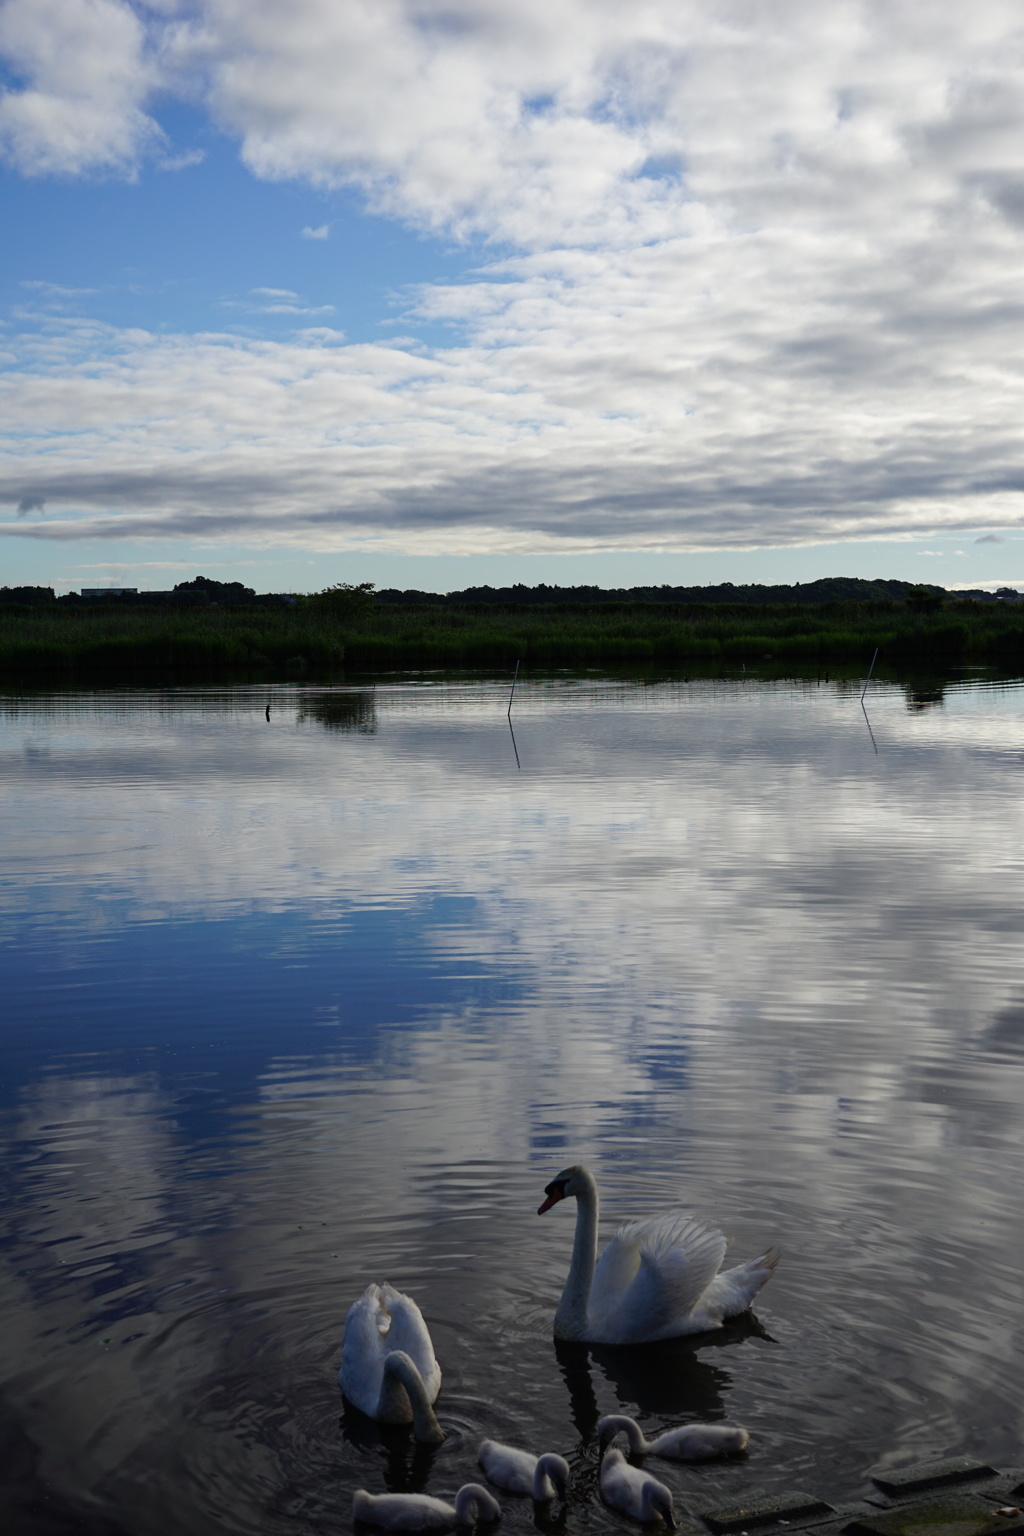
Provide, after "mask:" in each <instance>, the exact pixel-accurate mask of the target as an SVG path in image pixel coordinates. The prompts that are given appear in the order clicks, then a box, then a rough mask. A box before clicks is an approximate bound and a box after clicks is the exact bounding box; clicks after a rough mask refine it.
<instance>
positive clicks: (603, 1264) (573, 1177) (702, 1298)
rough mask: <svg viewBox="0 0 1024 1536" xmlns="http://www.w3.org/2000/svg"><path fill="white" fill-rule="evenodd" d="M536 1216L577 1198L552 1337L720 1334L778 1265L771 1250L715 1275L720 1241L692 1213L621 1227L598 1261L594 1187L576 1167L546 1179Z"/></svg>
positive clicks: (630, 1339) (592, 1339)
mask: <svg viewBox="0 0 1024 1536" xmlns="http://www.w3.org/2000/svg"><path fill="white" fill-rule="evenodd" d="M544 1194H545V1196H546V1197H547V1198H546V1199H545V1201H544V1203H543V1205H541V1206H540V1208H539V1210H538V1213H537V1214H538V1215H541V1216H542V1215H543V1214H544V1212H545V1211H548V1210H550V1209H551V1207H552V1206H553V1205H556V1204H557V1203H558V1201H559V1200H565V1199H567V1198H568V1197H569V1196H574V1197H575V1199H576V1236H575V1239H574V1241H573V1249H572V1262H571V1263H570V1265H569V1275H568V1278H567V1279H566V1282H565V1288H564V1290H563V1291H562V1299H561V1301H560V1302H559V1303H558V1308H557V1310H556V1312H555V1338H556V1339H575V1340H578V1341H580V1342H581V1343H586V1344H643V1343H647V1342H653V1341H654V1340H657V1339H673V1338H676V1337H678V1336H679V1335H681V1334H685V1333H704V1332H705V1331H706V1330H707V1329H711V1328H718V1327H720V1326H721V1324H722V1321H723V1319H724V1318H727V1317H735V1316H737V1314H738V1313H740V1312H744V1311H746V1309H747V1307H749V1306H750V1303H751V1302H752V1301H753V1299H754V1297H755V1296H756V1295H757V1293H758V1291H759V1290H760V1289H761V1287H762V1286H763V1285H764V1283H765V1281H766V1280H768V1279H769V1277H770V1276H771V1273H772V1271H773V1270H774V1268H775V1266H776V1264H777V1263H778V1261H779V1256H778V1254H777V1253H776V1252H775V1250H774V1249H772V1248H769V1249H768V1251H767V1252H766V1253H762V1254H760V1255H759V1256H758V1257H757V1258H756V1259H748V1260H747V1262H746V1263H745V1264H738V1265H736V1267H735V1268H734V1269H726V1270H723V1271H722V1272H721V1273H719V1271H720V1270H721V1265H722V1260H723V1258H724V1257H725V1248H726V1241H725V1238H724V1237H723V1235H722V1233H721V1232H720V1231H719V1230H718V1228H717V1227H716V1226H714V1225H712V1223H710V1222H706V1221H701V1220H700V1219H699V1218H698V1217H696V1216H694V1215H693V1214H692V1213H691V1212H690V1211H680V1210H673V1211H666V1212H665V1214H664V1215H662V1216H653V1217H650V1218H649V1219H648V1220H646V1221H630V1222H626V1224H625V1225H624V1226H621V1227H620V1228H619V1230H618V1231H617V1232H616V1234H615V1236H614V1237H613V1238H612V1240H611V1242H610V1243H609V1244H608V1246H607V1247H606V1248H605V1250H604V1253H603V1254H602V1255H601V1261H600V1263H598V1261H597V1222H598V1197H597V1184H596V1183H595V1182H594V1177H593V1174H592V1173H591V1172H590V1170H589V1169H588V1168H584V1167H583V1166H582V1165H580V1164H577V1165H576V1166H574V1167H572V1168H566V1169H564V1170H563V1172H562V1173H560V1174H559V1175H558V1177H557V1178H556V1179H552V1180H551V1183H550V1184H548V1185H547V1187H546V1188H545V1190H544Z"/></svg>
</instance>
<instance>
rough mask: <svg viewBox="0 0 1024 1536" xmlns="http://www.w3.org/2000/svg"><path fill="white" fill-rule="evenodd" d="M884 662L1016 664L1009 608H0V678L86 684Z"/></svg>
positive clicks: (1018, 652)
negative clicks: (478, 669) (876, 656)
mask: <svg viewBox="0 0 1024 1536" xmlns="http://www.w3.org/2000/svg"><path fill="white" fill-rule="evenodd" d="M876 645H877V646H878V647H879V648H880V651H881V658H882V661H883V663H888V664H890V665H894V666H901V665H921V664H934V665H940V666H956V665H958V664H960V663H964V662H982V663H987V664H990V665H996V666H1000V667H1003V668H1008V669H1014V668H1018V667H1021V666H1022V665H1024V605H1021V606H1020V607H1015V606H1010V605H1003V604H984V603H968V602H964V603H952V604H948V605H946V606H945V607H944V608H941V609H939V610H938V611H936V612H933V613H929V612H920V611H914V610H913V609H912V608H910V607H909V606H907V605H904V604H901V603H857V602H844V603H823V604H820V605H816V606H811V605H801V606H799V607H797V606H793V607H789V606H782V605H780V606H767V605H766V606H765V607H763V608H752V607H749V606H739V605H737V606H736V607H729V608H726V607H723V606H722V605H708V606H706V607H704V606H702V605H698V604H688V605H685V606H683V605H681V606H679V607H667V606H666V605H664V604H621V603H608V604H593V605H589V604H588V605H584V604H579V605H566V606H564V607H558V608H553V607H544V608H539V607H508V608H496V607H494V606H480V607H472V606H466V607H463V608H449V607H444V608H441V607H435V606H432V605H430V604H423V605H422V606H420V607H399V606H389V605H387V604H384V603H375V604H369V605H367V606H366V607H365V608H364V609H363V610H361V611H359V612H357V613H347V614H346V613H344V612H338V611H332V610H331V609H330V607H329V606H327V605H324V604H322V603H317V602H316V601H315V600H310V601H307V602H302V603H300V604H298V605H297V606H296V607H295V608H289V609H267V608H259V609H253V608H227V607H225V608H209V609H200V610H198V611H197V610H195V609H191V610H189V609H183V610H173V609H172V610H168V609H166V608H165V609H159V608H152V609H147V608H143V607H131V608H127V607H125V608H119V607H116V606H114V605H109V606H108V605H98V606H96V607H91V606H90V607H88V608H85V607H81V606H74V607H72V606H70V605H69V606H67V607H64V606H49V607H46V608H38V607H36V608H27V607H26V608H18V607H13V606H10V607H0V671H2V673H3V674H4V675H5V676H7V677H12V676H19V675H26V676H32V677H37V678H43V677H52V678H64V679H70V680H73V679H76V678H81V679H89V678H92V677H97V676H102V677H110V676H121V677H125V678H129V679H130V678H138V679H139V680H140V681H143V680H146V679H149V678H151V677H161V678H167V677H195V676H202V675H211V674H214V673H219V674H224V673H232V674H237V673H245V674H256V675H263V674H267V675H275V674H281V673H282V672H283V673H287V674H289V675H295V674H299V675H301V674H302V673H303V672H304V671H310V672H314V671H315V672H317V673H320V674H322V673H324V672H325V671H326V672H330V671H335V670H337V669H339V668H340V667H341V666H342V665H343V664H344V665H345V666H347V667H349V668H353V667H355V668H360V669H365V670H370V669H373V668H388V667H405V666H414V667H418V666H429V667H446V666H453V667H458V666H509V667H511V666H512V665H513V664H514V662H515V661H516V659H517V658H518V659H521V660H522V661H523V662H524V663H525V664H527V665H529V664H531V663H532V664H533V665H535V666H541V665H582V666H586V665H590V664H601V663H609V664H614V663H616V662H625V663H641V664H642V663H652V664H659V663H660V664H665V665H673V664H679V665H694V666H697V665H706V666H709V667H714V666H719V665H726V666H733V665H737V666H738V665H739V664H740V663H747V664H755V663H760V662H762V661H763V660H766V659H767V660H772V661H774V662H776V663H781V664H787V663H793V664H794V665H796V664H799V665H800V666H803V667H806V666H807V665H808V664H811V665H813V664H814V663H815V662H817V663H819V664H828V663H831V664H834V665H839V664H848V665H851V666H858V665H861V664H864V665H866V664H867V662H868V661H869V660H870V657H871V654H872V651H873V650H874V647H875V646H876Z"/></svg>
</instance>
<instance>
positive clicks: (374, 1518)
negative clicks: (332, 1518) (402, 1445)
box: [352, 1483, 501, 1531]
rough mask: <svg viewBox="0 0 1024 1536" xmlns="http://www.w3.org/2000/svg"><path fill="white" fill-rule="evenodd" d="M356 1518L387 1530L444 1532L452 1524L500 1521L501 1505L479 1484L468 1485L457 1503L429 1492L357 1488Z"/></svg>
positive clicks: (457, 1498) (355, 1499) (354, 1502)
mask: <svg viewBox="0 0 1024 1536" xmlns="http://www.w3.org/2000/svg"><path fill="white" fill-rule="evenodd" d="M352 1518H353V1519H354V1520H362V1521H363V1522H364V1523H365V1524H366V1525H379V1526H380V1527H381V1528H382V1529H383V1530H385V1531H444V1530H447V1529H448V1527H449V1526H452V1525H473V1524H475V1523H476V1522H477V1521H478V1520H487V1521H491V1520H500V1519H501V1505H500V1504H499V1503H498V1501H497V1499H496V1498H495V1497H494V1495H493V1494H490V1493H488V1492H487V1489H486V1488H483V1487H481V1485H480V1484H479V1483H466V1484H465V1485H464V1486H463V1487H462V1488H460V1489H459V1491H458V1493H457V1494H456V1495H455V1503H454V1504H446V1503H445V1502H444V1500H443V1499H434V1498H431V1496H430V1494H429V1493H380V1494H372V1493H367V1492H366V1489H365V1488H357V1489H356V1491H355V1493H354V1494H353V1495H352Z"/></svg>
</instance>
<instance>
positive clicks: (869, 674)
mask: <svg viewBox="0 0 1024 1536" xmlns="http://www.w3.org/2000/svg"><path fill="white" fill-rule="evenodd" d="M877 660H878V646H877V645H876V646H875V654H874V655H873V656H872V658H871V665H870V667H868V675H867V677H866V678H865V679H864V687H863V688H862V689H861V695H860V701H861V703H862V704H863V703H864V695H865V694H866V693H867V691H868V683H870V681H871V674H872V672H873V671H874V670H875V662H876V661H877ZM509 708H510V709H511V708H512V706H511V704H510V705H509Z"/></svg>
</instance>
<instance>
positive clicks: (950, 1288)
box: [0, 678, 1024, 1536]
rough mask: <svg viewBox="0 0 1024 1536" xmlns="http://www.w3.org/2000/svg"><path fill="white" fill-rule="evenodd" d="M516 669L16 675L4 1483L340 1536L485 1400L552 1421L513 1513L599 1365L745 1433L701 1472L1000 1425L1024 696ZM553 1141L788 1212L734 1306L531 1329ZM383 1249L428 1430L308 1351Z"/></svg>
mask: <svg viewBox="0 0 1024 1536" xmlns="http://www.w3.org/2000/svg"><path fill="white" fill-rule="evenodd" d="M507 698H508V684H507V682H496V683H493V684H487V683H465V684H455V683H443V682H440V681H431V680H430V679H421V680H419V681H418V682H414V683H400V682H395V683H391V684H382V685H379V686H377V687H376V688H370V687H366V688H347V689H346V688H333V689H328V688H316V687H306V688H301V687H279V688H274V689H271V690H266V689H258V690H257V689H245V688H239V689H233V690H218V689H209V690H165V691H160V692H147V691H127V690H126V691H121V692H110V693H91V694H49V695H42V694H35V695H34V694H21V695H12V694H8V695H7V696H5V697H3V698H0V775H2V779H3V784H4V796H3V800H2V802H0V832H2V836H3V846H4V850H5V857H4V862H3V867H2V870H0V954H2V959H3V969H4V1010H3V1019H4V1023H3V1030H2V1035H0V1042H2V1044H0V1049H2V1051H3V1071H2V1073H0V1136H2V1138H3V1155H4V1167H5V1171H6V1178H5V1181H4V1185H3V1190H2V1194H0V1201H2V1205H0V1211H2V1216H0V1222H2V1226H0V1286H2V1288H3V1298H4V1311H5V1319H6V1326H5V1330H4V1333H3V1346H2V1359H0V1446H2V1448H3V1452H2V1454H3V1456H4V1461H5V1466H6V1471H5V1476H4V1479H3V1483H4V1492H3V1493H2V1494H0V1517H2V1518H3V1520H4V1524H5V1529H9V1530H12V1531H14V1532H18V1533H20V1532H24V1533H26V1536H60V1533H63V1532H68V1533H70V1532H85V1533H94V1536H178V1533H181V1536H184V1533H189V1536H195V1533H197V1532H201V1531H207V1530H218V1531H224V1532H228V1533H237V1536H245V1533H255V1532H260V1533H282V1536H284V1533H299V1532H303V1533H305V1532H321V1531H322V1532H327V1531H332V1532H333V1531H337V1530H338V1529H339V1528H340V1529H348V1528H349V1526H350V1506H351V1493H352V1490H353V1489H354V1488H356V1487H359V1486H363V1487H367V1488H369V1489H371V1490H373V1491H381V1490H383V1489H385V1488H392V1489H425V1490H428V1491H430V1492H432V1493H437V1494H442V1495H448V1494H451V1493H453V1492H454V1490H455V1489H456V1488H457V1487H458V1486H459V1484H460V1483H462V1482H464V1481H466V1480H467V1479H468V1478H470V1477H472V1476H474V1475H476V1474H475V1455H476V1447H477V1445H478V1443H479V1440H480V1439H481V1438H482V1437H483V1436H484V1435H489V1436H491V1437H495V1438H501V1439H508V1440H512V1441H514V1442H517V1443H520V1444H524V1445H528V1446H532V1447H533V1448H534V1449H537V1450H542V1449H556V1450H559V1451H561V1452H562V1453H563V1454H564V1455H566V1456H567V1458H568V1459H569V1461H570V1464H571V1466H572V1468H573V1482H572V1493H571V1498H570V1501H569V1506H568V1509H567V1510H566V1511H565V1513H564V1517H563V1516H562V1515H561V1514H560V1513H559V1511H558V1509H557V1507H556V1508H555V1509H554V1510H553V1511H552V1512H551V1513H550V1514H549V1515H547V1516H543V1515H541V1514H539V1513H538V1512H537V1511H535V1509H534V1507H533V1505H532V1504H531V1503H530V1502H529V1501H523V1500H516V1499H514V1498H512V1497H505V1498H504V1500H503V1503H504V1504H505V1519H504V1526H503V1528H504V1529H511V1530H522V1531H524V1532H525V1531H527V1530H528V1529H532V1528H533V1526H534V1524H535V1523H537V1524H539V1525H540V1526H541V1528H542V1529H543V1530H548V1529H550V1530H552V1531H558V1532H561V1531H565V1532H567V1533H569V1536H571V1533H572V1532H574V1531H582V1530H597V1531H611V1530H614V1529H618V1527H619V1521H618V1519H617V1518H616V1517H612V1516H610V1515H609V1514H608V1512H607V1511H605V1510H604V1509H603V1507H602V1506H601V1505H600V1503H599V1501H598V1500H597V1497H596V1477H597V1458H596V1447H595V1442H594V1426H595V1423H596V1420H597V1418H598V1416H599V1415H600V1414H601V1413H606V1412H609V1411H613V1410H619V1409H622V1410H624V1411H627V1412H630V1413H633V1414H634V1415H636V1416H637V1417H639V1418H640V1419H641V1420H642V1422H643V1423H644V1425H645V1428H646V1429H647V1430H648V1431H649V1432H650V1431H653V1430H657V1429H660V1428H662V1427H668V1426H670V1425H673V1424H677V1423H680V1422H684V1421H687V1420H690V1419H695V1418H707V1419H716V1418H725V1419H728V1420H730V1421H732V1422H736V1423H742V1424H746V1425H747V1426H748V1427H749V1428H750V1430H751V1435H752V1438H751V1443H750V1449H749V1453H748V1454H747V1455H746V1456H743V1457H740V1458H736V1459H733V1460H730V1461H727V1462H723V1463H720V1464H712V1465H706V1466H698V1467H675V1466H672V1465H671V1464H667V1463H666V1464H660V1465H658V1467H657V1471H658V1475H660V1476H662V1477H664V1479H665V1480H666V1481H668V1482H669V1483H670V1484H671V1486H672V1487H673V1488H674V1490H675V1491H676V1495H677V1500H678V1502H679V1503H681V1504H682V1505H683V1506H684V1507H687V1506H689V1507H693V1508H697V1507H700V1506H701V1505H706V1504H707V1503H709V1502H730V1503H731V1502H735V1501H737V1500H739V1499H741V1498H744V1497H747V1496H749V1495H751V1494H753V1493H755V1492H759V1491H773V1490H779V1489H782V1488H792V1487H803V1488H806V1489H808V1490H810V1491H813V1492H816V1493H819V1494H822V1495H824V1496H825V1497H828V1498H832V1499H835V1498H843V1497H852V1496H855V1495H857V1494H859V1493H861V1492H862V1491H863V1490H864V1488H865V1486H866V1479H867V1476H868V1473H869V1472H870V1470H872V1469H873V1468H874V1469H877V1468H878V1467H879V1466H880V1465H881V1466H897V1465H901V1464H906V1463H909V1462H912V1461H915V1460H919V1459H922V1458H925V1457H929V1456H937V1455H944V1454H957V1453H967V1454H975V1455H979V1456H981V1457H983V1458H985V1459H989V1460H992V1461H994V1462H995V1463H996V1464H999V1463H1000V1462H1002V1463H1011V1462H1014V1461H1019V1460H1020V1459H1021V1458H1020V1443H1021V1438H1022V1433H1021V1431H1022V1426H1021V1416H1022V1411H1024V1396H1022V1394H1021V1390H1020V1380H1021V1373H1022V1331H1024V1313H1022V1309H1021V1292H1022V1286H1021V1272H1022V1258H1024V1223H1022V1222H1021V1219H1020V1216H1021V1194H1020V1191H1021V1189H1022V1188H1024V980H1022V973H1021V962H1020V952H1021V935H1022V933H1024V881H1022V879H1021V875H1022V853H1021V850H1022V848H1024V800H1022V797H1021V793H1020V785H1021V774H1022V770H1024V710H1022V703H1024V690H1022V688H1021V687H1020V686H1018V685H1012V684H994V683H988V684H986V683H983V682H979V681H977V680H974V681H971V680H964V681H960V682H954V683H952V684H950V685H948V686H947V687H946V688H945V690H941V689H935V688H929V689H928V690H923V691H919V692H918V693H917V694H915V693H914V691H913V690H912V689H910V688H907V689H901V688H897V687H895V686H889V685H879V686H878V687H877V688H876V689H875V690H874V692H873V694H872V696H871V698H870V716H871V718H870V725H871V733H869V731H868V730H867V728H866V721H865V717H864V715H863V713H862V711H861V708H860V704H859V691H858V690H856V689H854V688H852V687H849V686H845V685H839V686H836V685H834V684H833V685H828V686H826V685H825V684H824V683H823V684H821V685H817V684H815V683H814V682H813V681H812V682H810V683H800V682H768V681H765V680H758V679H756V678H747V679H745V680H741V679H737V680H735V681H729V680H725V681H716V682H709V681H703V682H701V681H691V682H684V681H682V680H677V681H664V682H659V683H654V684H639V683H637V684H632V683H627V682H621V681H614V680H602V679H600V678H594V679H592V680H584V681H580V680H573V679H568V678H566V679H564V680H559V679H557V678H556V679H552V680H549V681H547V682H529V681H527V682H526V684H525V685H524V684H522V683H521V684H520V687H519V688H518V689H517V694H516V705H515V711H514V715H513V721H514V725H515V743H514V746H515V750H514V749H513V742H512V740H511V738H510V734H509V727H508V721H507V719H506V713H505V711H506V706H507ZM268 699H269V702H270V704H271V717H270V720H269V722H268V721H267V719H266V714H265V710H266V706H267V703H268ZM924 705H928V706H929V707H923V706H924ZM517 753H518V761H517V755H516V754H517ZM578 1160H579V1161H586V1162H588V1163H589V1164H590V1165H591V1166H592V1167H593V1168H594V1170H595V1172H596V1173H597V1175H598V1177H599V1180H600V1183H601V1189H602V1194H603V1200H604V1214H605V1221H606V1225H607V1226H608V1227H609V1228H610V1227H611V1225H612V1224H613V1223H614V1221H615V1220H616V1219H621V1218H624V1217H628V1216H633V1215H640V1214H644V1213H648V1212H652V1211H656V1210H657V1209H659V1208H660V1207H664V1206H666V1205H670V1204H679V1203H682V1204H686V1205H691V1206H693V1207H694V1208H696V1209H697V1210H699V1211H700V1212H702V1213H704V1214H706V1215H711V1216H713V1217H714V1218H716V1219H717V1220H718V1221H719V1222H720V1223H721V1225H722V1226H723V1228H724V1229H725V1231H726V1232H727V1234H728V1235H729V1236H730V1237H731V1238H732V1239H734V1244H733V1249H732V1253H733V1255H734V1256H735V1257H736V1258H737V1259H741V1258H743V1257H746V1256H749V1255H751V1254H753V1253H755V1252H757V1251H759V1249H760V1248H761V1247H763V1246H765V1245H767V1244H768V1243H770V1242H775V1243H777V1244H778V1245H779V1246H780V1247H781V1248H782V1249H783V1254H784V1257H783V1260H782V1263H781V1265H780V1268H779V1271H778V1273H777V1275H776V1276H775V1278H774V1279H773V1281H772V1283H771V1284H770V1285H769V1286H768V1287H767V1289H766V1290H765V1291H764V1292H763V1294H762V1296H761V1297H760V1298H759V1302H758V1306H757V1310H756V1315H752V1316H747V1317H744V1318H742V1319H740V1320H738V1321H737V1322H735V1323H734V1324H731V1325H730V1326H729V1327H728V1328H726V1329H723V1330H722V1331H721V1332H720V1333H719V1334H716V1335H714V1336H703V1337H701V1338H699V1339H691V1340H681V1341H679V1342H678V1343H674V1344H671V1345H668V1346H659V1347H656V1348H646V1349H634V1350H613V1349H598V1348H594V1349H586V1348H578V1347H576V1348H569V1347H564V1346H559V1347H556V1346H555V1345H554V1343H553V1341H552V1338H551V1319H552V1314H553V1311H554V1306H555V1302H556V1300H557V1297H558V1294H559V1291H560V1288H561V1284H562V1280H563V1278H564V1274H565V1270H566V1266H567V1262H568V1256H569V1250H570V1246H571V1238H572V1213H571V1211H570V1210H569V1209H568V1207H567V1206H560V1207H558V1208H556V1209H555V1210H554V1211H552V1212H550V1213H549V1214H548V1215H546V1216H545V1217H544V1218H542V1219H538V1217H537V1216H536V1214H535V1213H536V1207H537V1205H538V1203H539V1201H540V1199H541V1194H542V1190H543V1186H544V1184H545V1183H546V1182H547V1181H548V1180H549V1179H550V1178H551V1177H552V1176H553V1175H554V1174H555V1173H557V1172H558V1170H559V1169H560V1168H561V1167H563V1166H564V1165H565V1164H566V1163H569V1162H573V1161H578ZM371 1279H378V1280H384V1279H387V1280H390V1281H392V1282H393V1283H395V1284H396V1285H398V1286H400V1287H401V1288H402V1289H405V1290H408V1291H410V1292H411V1293H412V1294H413V1295H415V1296H416V1298H417V1300H418V1301H419V1303H420V1305H421V1306H422V1308H423V1311H424V1313H425V1314H426V1316H427V1318H428V1320H429V1324H430V1327H431V1330H432V1333H433V1336H434V1340H435V1344H436V1347H437V1351H438V1355H439V1357H440V1359H441V1363H442V1367H443V1370H444V1384H443V1387H442V1394H441V1397H440V1399H439V1404H438V1407H439V1413H440V1418H441V1421H442V1423H443V1425H444V1427H445V1429H446V1430H447V1432H448V1438H447V1440H446V1441H445V1443H444V1445H443V1446H441V1447H440V1448H439V1449H438V1450H436V1451H434V1450H426V1449H424V1448H421V1447H417V1446H415V1445H414V1444H413V1443H412V1442H411V1440H410V1438H409V1436H408V1434H407V1433H406V1432H405V1431H402V1430H397V1431H396V1430H388V1431H382V1430H379V1429H378V1428H377V1427H376V1426H374V1425H372V1424H370V1423H368V1422H367V1421H366V1420H364V1419H362V1418H361V1416H359V1415H358V1414H356V1413H355V1412H354V1411H352V1410H347V1409H346V1408H345V1405H344V1404H343V1402H342V1400H341V1398H340V1396H339V1394H338V1391H337V1386H336V1372H337V1366H338V1346H339V1342H340V1336H341V1324H342V1320H343V1317H344V1314H345V1310H346V1308H347V1307H348V1305H349V1303H350V1302H351V1300H352V1299H353V1298H354V1297H355V1296H356V1295H357V1294H358V1292H359V1291H360V1290H361V1289H362V1288H363V1287H364V1286H365V1284H366V1283H367V1281H369V1280H371Z"/></svg>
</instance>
